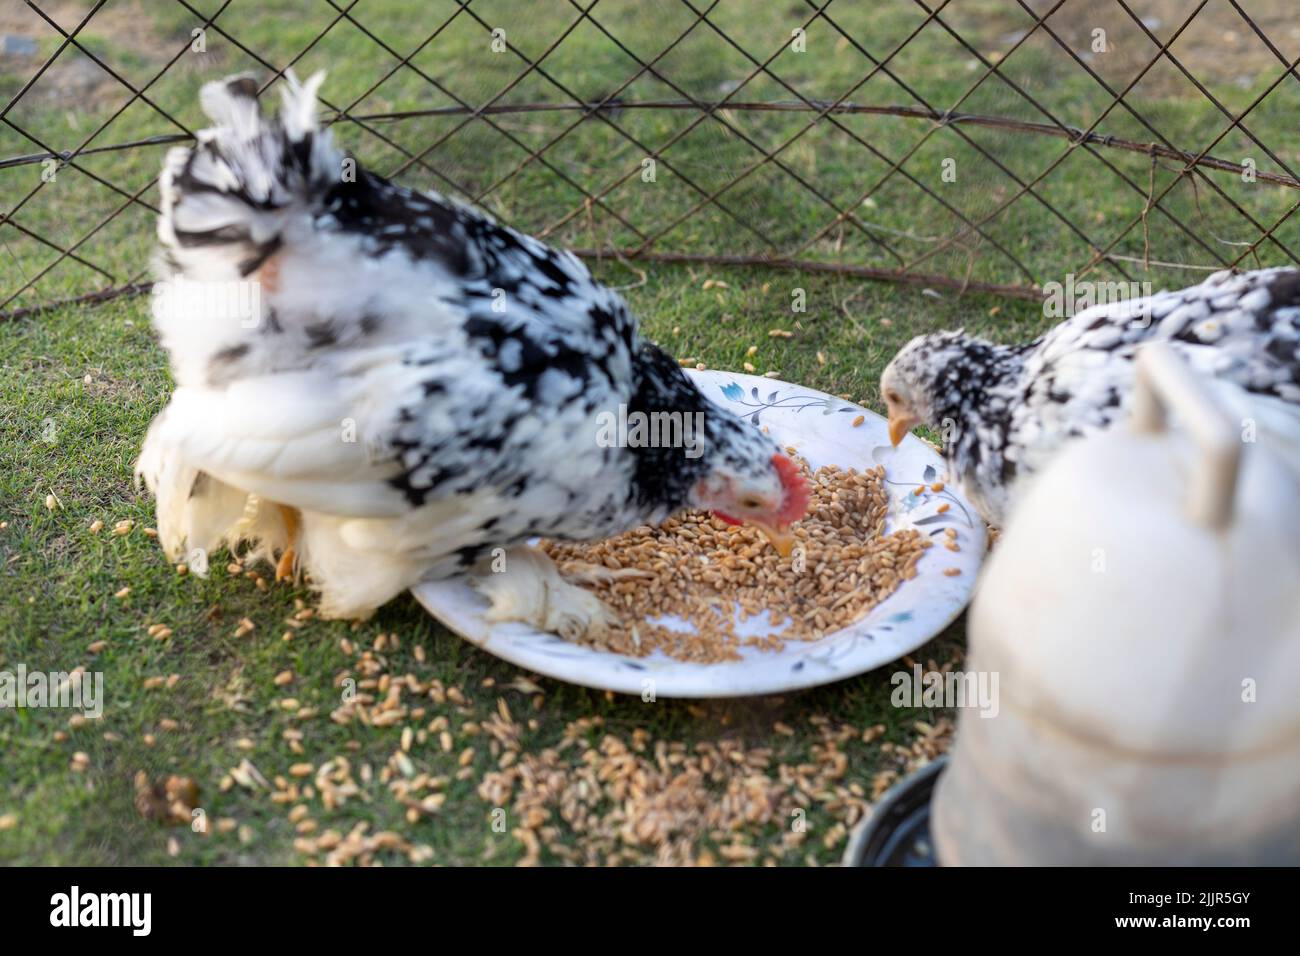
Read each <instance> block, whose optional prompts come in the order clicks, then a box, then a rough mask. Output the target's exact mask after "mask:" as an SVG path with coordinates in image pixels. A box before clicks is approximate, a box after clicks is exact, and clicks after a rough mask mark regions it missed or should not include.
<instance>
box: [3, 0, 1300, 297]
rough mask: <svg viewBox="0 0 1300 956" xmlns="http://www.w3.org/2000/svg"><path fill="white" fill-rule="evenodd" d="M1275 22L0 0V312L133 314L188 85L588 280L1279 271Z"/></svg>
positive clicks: (1283, 102)
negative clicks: (540, 250)
mask: <svg viewBox="0 0 1300 956" xmlns="http://www.w3.org/2000/svg"><path fill="white" fill-rule="evenodd" d="M1288 12H1289V11H1288V7H1287V3H1286V2H1285V0H1259V2H1256V3H1246V2H1239V0H1214V2H1211V0H1198V2H1191V3H1187V2H1176V0H1151V2H1148V3H1140V2H1137V0H881V2H879V3H872V4H867V3H850V2H849V0H840V2H838V3H837V2H835V0H787V2H784V3H781V4H771V3H766V2H759V0H655V2H650V3H645V2H642V3H636V2H632V0H549V2H547V3H522V2H520V0H441V2H428V3H416V4H412V3H409V2H407V3H403V2H402V0H392V2H385V0H368V2H361V0H312V2H309V3H305V4H293V3H279V4H277V3H273V2H272V3H267V2H262V3H258V4H257V5H256V6H254V5H252V4H251V3H249V2H248V0H210V2H200V0H154V2H152V3H148V4H144V3H143V2H142V0H141V2H130V0H121V2H110V0H93V2H92V0H85V2H81V3H75V2H71V0H25V5H23V6H19V5H18V4H14V9H13V10H10V11H7V12H5V13H4V14H3V15H0V33H3V34H4V36H3V41H4V46H3V47H2V48H0V53H3V58H2V59H0V104H3V106H2V107H0V124H3V126H2V127H0V316H3V317H5V318H13V317H16V316H20V315H27V314H30V313H32V312H33V311H39V310H40V309H42V308H46V307H48V306H49V305H50V304H51V303H53V302H56V301H67V300H84V301H99V300H105V299H108V298H112V297H114V296H119V295H123V294H130V293H135V292H140V291H143V290H144V289H146V288H147V280H148V278H149V274H150V271H149V264H148V254H149V247H150V240H151V235H152V219H153V217H154V216H155V215H156V212H157V209H156V173H157V169H158V167H159V164H160V162H161V158H162V157H161V152H162V149H163V148H164V147H166V146H169V145H174V144H178V143H180V144H183V143H185V142H187V141H189V140H190V139H191V138H192V136H193V131H194V129H195V128H200V127H201V125H202V123H203V119H202V117H201V115H200V114H199V113H198V111H197V89H198V86H199V84H200V83H201V82H203V81H205V80H208V79H212V78H215V77H217V76H221V75H224V74H227V73H232V72H238V71H240V70H244V69H252V70H254V71H255V72H256V73H257V74H258V75H259V78H260V79H261V80H262V81H263V89H266V88H269V87H271V86H273V85H275V84H277V83H278V82H279V81H280V78H281V77H282V76H283V74H284V72H285V71H286V70H288V69H290V68H295V69H298V70H299V71H301V72H306V71H307V70H308V69H309V68H310V69H314V68H316V67H318V66H327V67H329V68H330V70H331V76H330V82H329V83H328V84H327V85H326V87H325V93H326V95H327V96H328V98H327V99H323V100H322V109H323V111H324V113H323V119H324V121H325V122H327V123H329V124H332V125H335V126H337V127H339V129H338V131H337V132H336V135H337V136H338V137H339V138H340V140H341V141H342V142H343V143H344V145H346V146H347V147H348V148H350V149H351V150H352V151H353V152H355V153H356V155H357V156H358V158H359V159H360V160H361V161H362V162H363V163H366V164H367V165H369V166H371V167H372V168H374V169H376V171H378V172H380V173H381V174H385V175H388V176H391V177H395V178H398V179H400V180H402V181H407V182H410V183H411V184H412V185H416V186H420V187H421V188H436V189H439V190H441V191H444V192H448V193H451V194H454V195H457V196H459V197H462V198H465V199H468V200H470V201H472V202H475V203H478V204H480V205H483V206H484V207H485V208H488V209H489V210H490V211H491V212H493V213H494V214H495V215H497V216H498V217H499V218H501V219H503V220H504V221H506V222H508V223H510V224H511V225H514V226H516V227H518V228H521V229H524V230H526V231H528V232H531V233H534V234H536V235H539V236H541V237H543V238H545V239H548V240H549V241H552V242H556V243H558V244H562V245H567V246H570V247H575V250H576V251H577V252H578V253H579V254H580V255H583V256H587V257H592V258H616V259H618V260H620V261H625V262H635V261H637V260H659V261H669V262H685V263H699V264H702V265H705V266H713V265H757V266H769V267H773V268H789V267H797V268H803V269H809V270H824V271H832V272H841V273H848V274H851V275H857V276H862V277H865V278H874V279H888V280H898V281H905V282H912V283H920V284H923V285H927V286H936V287H946V288H954V289H974V290H983V291H994V292H999V293H1003V294H1008V295H1014V296H1020V297H1029V298H1033V297H1038V296H1039V295H1041V287H1042V285H1043V283H1044V282H1046V281H1049V280H1059V279H1060V278H1061V277H1062V276H1064V275H1066V274H1067V273H1068V274H1073V275H1074V276H1077V277H1080V278H1082V277H1087V276H1092V275H1095V276H1096V277H1098V278H1100V279H1111V280H1117V279H1122V280H1128V281H1137V280H1143V281H1149V280H1151V279H1156V280H1158V281H1163V282H1175V283H1176V282H1178V281H1179V280H1183V282H1184V284H1185V283H1186V282H1187V281H1193V280H1194V279H1195V278H1196V276H1195V275H1194V273H1195V272H1197V271H1199V270H1217V269H1222V268H1236V267H1247V266H1253V265H1256V264H1264V263H1267V264H1286V263H1293V264H1300V259H1298V258H1297V255H1296V250H1297V249H1300V235H1297V230H1296V225H1295V220H1293V216H1294V213H1295V212H1296V209H1297V207H1300V193H1297V192H1293V190H1295V189H1297V187H1300V177H1298V176H1297V173H1296V171H1295V168H1294V167H1296V166H1298V165H1300V162H1298V161H1297V159H1296V157H1295V155H1294V150H1293V149H1292V148H1291V144H1293V143H1294V142H1295V141H1296V140H1295V132H1294V126H1295V124H1294V117H1295V116H1296V110H1295V107H1296V106H1297V105H1300V93H1298V90H1300V73H1297V72H1296V68H1297V64H1300V43H1298V42H1297V38H1298V31H1297V30H1296V29H1295V28H1294V27H1289V26H1288V25H1289V23H1290V18H1289V17H1288V16H1287V14H1288ZM268 17H269V18H272V19H271V22H268V20H267V18H268ZM1099 30H1100V31H1101V34H1100V38H1099V35H1098V32H1097V31H1099ZM29 38H31V39H29ZM1099 44H1100V47H1099ZM1287 46H1289V47H1291V48H1296V49H1292V50H1291V51H1290V52H1286V51H1285V49H1284V48H1286V47H1287ZM336 91H337V92H336Z"/></svg>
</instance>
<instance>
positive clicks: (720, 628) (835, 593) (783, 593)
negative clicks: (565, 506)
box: [543, 461, 930, 663]
mask: <svg viewBox="0 0 1300 956" xmlns="http://www.w3.org/2000/svg"><path fill="white" fill-rule="evenodd" d="M800 468H801V470H802V471H803V473H804V474H805V475H807V476H808V478H809V490H810V491H811V493H812V499H811V502H810V504H809V509H808V514H807V515H806V516H805V517H804V519H803V520H802V521H800V522H799V523H798V524H797V525H795V526H794V528H793V531H794V534H795V537H796V541H797V543H796V546H795V549H794V551H793V552H792V553H791V555H790V556H789V557H787V558H782V557H781V556H780V555H778V554H777V553H776V550H775V549H774V548H773V547H772V545H771V544H769V543H768V541H767V539H766V538H764V537H763V535H762V533H761V532H760V531H758V530H757V529H755V528H753V527H749V526H741V527H736V526H732V525H728V524H725V523H723V522H722V521H720V520H718V519H717V518H714V517H712V516H711V515H709V514H706V513H703V512H687V513H685V514H683V515H681V516H679V517H677V518H673V519H671V520H669V521H667V522H665V523H664V524H663V525H662V526H660V527H658V528H649V527H643V528H635V529H633V530H632V531H629V532H627V533H626V534H622V535H619V536H618V537H616V538H610V539H607V540H604V541H599V542H595V543H593V544H571V543H561V542H553V541H548V542H545V543H544V544H543V548H544V549H545V550H546V552H547V553H548V554H550V555H551V557H552V558H554V559H555V560H556V561H557V562H558V563H559V564H560V566H561V568H562V569H565V568H567V569H568V570H570V571H573V570H576V569H578V568H580V567H581V566H583V565H598V566H601V567H605V568H609V569H611V570H620V569H623V568H635V569H637V570H639V571H642V572H646V574H647V576H644V577H625V578H622V579H614V580H611V581H605V582H598V583H594V584H592V585H591V588H592V590H593V591H595V592H596V593H597V594H598V595H599V596H600V597H601V598H602V599H603V600H605V601H606V603H608V604H609V605H610V607H612V608H614V609H615V610H616V611H617V612H618V613H619V615H620V618H621V624H622V627H621V629H616V630H614V631H612V632H610V633H609V635H608V636H607V637H606V639H605V640H604V642H603V643H600V644H599V645H597V646H599V647H600V648H601V649H603V650H609V651H613V652H616V653H620V654H629V655H632V656H636V657H644V656H646V655H648V654H650V653H652V652H654V651H656V650H658V651H662V652H663V653H664V654H666V655H668V656H669V657H673V658H676V659H677V660H683V661H693V662H697V663H713V662H716V661H726V660H738V659H739V658H740V653H739V651H740V648H741V647H746V646H753V647H759V648H762V649H765V650H779V649H780V648H781V647H783V646H784V643H785V642H786V641H815V640H819V639H820V638H822V637H824V636H825V635H827V634H830V633H833V632H834V631H837V630H839V629H840V628H843V627H846V626H847V625H849V624H852V623H853V622H854V621H856V620H858V619H859V618H861V617H862V616H863V615H865V614H866V613H867V612H868V611H869V610H871V609H872V608H873V607H875V606H876V605H877V604H879V603H880V602H881V601H883V600H884V599H885V598H887V597H889V595H891V594H893V593H894V591H895V590H896V589H897V588H898V586H899V585H900V584H901V583H902V582H903V581H905V580H907V579H910V578H912V577H915V575H916V563H917V561H918V560H919V559H920V557H921V554H922V552H923V551H924V550H925V549H926V548H928V547H929V546H930V541H929V539H928V538H926V537H925V536H924V535H923V534H921V533H920V532H919V531H916V530H915V529H907V530H902V531H895V532H893V533H892V534H888V535H887V534H885V533H884V528H885V513H886V510H887V508H888V495H887V492H886V491H885V486H884V477H885V470H884V468H883V466H881V467H876V468H874V469H871V470H868V471H865V472H859V471H856V470H853V469H847V470H842V469H840V468H837V467H835V466H829V465H828V466H826V467H824V468H820V469H818V470H817V471H816V472H815V473H811V474H810V473H809V469H808V466H807V463H806V462H802V461H801V462H800ZM737 607H738V608H739V610H740V617H741V619H742V620H748V619H750V618H753V617H758V616H762V615H767V616H768V622H769V623H770V625H771V626H772V627H774V628H781V629H780V630H779V631H778V632H777V633H774V634H769V635H766V636H749V637H745V636H741V635H740V634H738V633H737V628H736V623H735V617H736V615H735V609H736V608H737ZM667 616H676V617H678V618H681V619H684V620H686V621H688V622H689V623H690V624H691V625H693V632H691V631H684V630H680V629H675V628H673V627H670V626H666V625H665V624H663V623H651V621H661V619H662V618H664V617H667ZM783 623H784V627H782V624H783Z"/></svg>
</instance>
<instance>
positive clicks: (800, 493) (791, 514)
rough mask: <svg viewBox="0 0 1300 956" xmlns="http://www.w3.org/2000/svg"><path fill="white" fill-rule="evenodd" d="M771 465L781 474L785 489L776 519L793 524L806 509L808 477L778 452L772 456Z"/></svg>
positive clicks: (782, 485) (782, 484)
mask: <svg viewBox="0 0 1300 956" xmlns="http://www.w3.org/2000/svg"><path fill="white" fill-rule="evenodd" d="M772 465H773V467H774V468H776V473H777V474H778V475H780V476H781V487H783V488H784V489H785V500H784V501H783V502H782V503H781V511H780V512H779V513H778V514H777V520H779V521H781V522H782V523H784V524H793V523H794V522H796V521H798V520H799V519H800V518H802V517H803V516H804V513H805V512H806V511H807V510H808V499H809V492H808V479H807V478H805V477H804V476H803V475H802V474H800V473H799V467H798V466H797V465H796V464H795V463H794V462H792V461H791V460H790V459H789V458H787V457H786V456H785V455H782V454H780V453H778V454H775V455H773V456H772Z"/></svg>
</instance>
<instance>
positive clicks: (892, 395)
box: [885, 390, 900, 404]
mask: <svg viewBox="0 0 1300 956" xmlns="http://www.w3.org/2000/svg"><path fill="white" fill-rule="evenodd" d="M885 401H887V402H893V403H894V404H897V403H898V402H899V401H900V399H899V397H898V393H897V392H895V391H892V390H891V391H888V392H886V393H885Z"/></svg>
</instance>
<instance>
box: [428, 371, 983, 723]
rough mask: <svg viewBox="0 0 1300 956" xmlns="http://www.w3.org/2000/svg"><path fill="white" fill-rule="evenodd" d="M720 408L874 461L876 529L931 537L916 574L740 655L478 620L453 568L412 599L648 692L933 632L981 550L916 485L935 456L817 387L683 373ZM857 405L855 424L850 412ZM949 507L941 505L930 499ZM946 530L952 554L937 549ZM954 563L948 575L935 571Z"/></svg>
mask: <svg viewBox="0 0 1300 956" xmlns="http://www.w3.org/2000/svg"><path fill="white" fill-rule="evenodd" d="M689 374H690V375H691V377H692V378H694V379H695V381H696V382H697V383H698V384H699V386H700V388H701V389H703V390H704V393H705V394H706V395H707V396H708V397H709V398H710V399H712V400H714V401H715V402H717V403H718V404H719V405H720V406H722V407H723V408H725V409H727V410H729V411H731V412H733V413H735V414H736V415H739V416H742V417H745V418H748V419H749V420H750V421H752V422H754V423H756V424H758V425H760V426H767V428H768V429H769V433H770V434H771V436H772V437H773V438H774V439H775V440H776V441H777V442H778V443H780V444H781V445H782V446H790V447H793V448H794V449H795V451H797V452H798V453H799V454H800V455H802V456H803V457H804V458H806V459H808V462H809V463H810V464H811V465H812V467H813V469H814V470H815V469H817V468H820V467H821V466H823V465H830V464H833V465H840V466H841V467H855V468H859V469H861V468H865V467H873V466H875V465H878V464H883V465H884V466H885V480H886V488H887V489H888V490H889V496H890V515H889V518H888V520H887V523H886V530H887V531H893V530H896V529H897V528H899V527H904V526H907V525H909V524H910V525H915V526H916V527H917V528H919V529H920V530H921V531H923V532H925V533H927V534H929V535H931V536H932V537H933V538H934V539H935V545H934V547H931V548H928V549H926V551H925V553H924V554H923V555H922V556H921V559H920V563H919V564H918V565H917V575H916V577H915V578H913V579H912V580H911V581H906V582H904V583H903V584H902V586H900V587H899V589H898V590H897V591H895V592H894V594H893V595H891V596H890V597H889V598H888V599H887V600H885V601H883V602H882V603H880V604H878V605H877V606H876V607H875V608H874V609H873V610H872V611H871V612H870V613H869V614H867V616H866V617H864V618H862V619H860V620H859V621H857V622H856V623H854V624H852V625H850V626H849V627H846V628H844V629H843V630H840V631H836V632H835V633H834V634H828V635H827V636H826V637H824V638H822V639H821V640H820V641H813V642H799V641H788V642H786V645H785V648H784V649H783V650H781V651H762V650H758V649H756V648H741V654H742V655H743V659H742V660H740V661H728V662H724V663H719V664H689V663H684V662H682V661H676V660H673V659H672V658H669V657H666V656H664V655H663V654H661V653H658V652H656V653H655V654H654V655H652V656H650V657H627V656H624V655H622V654H614V653H610V652H606V651H597V650H592V649H590V648H586V647H581V646H578V645H575V644H571V643H569V642H568V641H565V640H564V639H562V638H560V637H558V636H556V635H554V634H547V633H544V632H541V631H537V630H534V629H533V628H530V627H528V626H526V625H523V624H519V623H504V624H488V622H486V621H485V620H484V619H483V614H484V612H485V611H486V610H487V601H486V600H485V599H484V598H482V597H480V596H479V594H478V593H477V592H476V591H474V590H473V588H471V587H470V585H469V584H468V582H467V581H466V580H465V579H464V578H452V579H449V580H446V581H437V582H433V583H429V584H423V585H420V586H419V587H417V588H415V589H414V590H413V591H412V593H413V594H414V595H415V598H416V600H418V601H419V602H420V603H421V604H423V605H424V606H425V608H427V609H428V611H429V612H430V613H431V614H432V615H433V616H434V617H436V618H438V620H440V621H442V623H443V624H445V625H447V627H449V628H451V630H453V631H455V632H456V633H458V634H460V635H461V636H462V637H464V638H465V639H466V640H468V641H469V642H470V643H472V644H475V645H477V646H478V647H481V648H482V649H483V650H485V651H487V652H489V653H491V654H495V655H496V656H498V657H501V658H503V659H505V660H507V661H510V662H511V663H513V664H517V665H519V666H520V667H525V668H527V669H529V670H531V671H535V672H536V673H539V674H545V675H547V676H548V677H555V678H558V679H560V680H565V681H569V682H570V683H574V684H583V685H586V686H588V687H595V688H598V689H600V690H613V691H620V692H623V693H629V694H643V693H645V692H646V691H652V692H653V693H654V695H655V696H656V697H739V696H743V695H747V694H773V693H780V692H784V691H791V690H797V689H799V688H804V687H815V686H817V685H818V684H826V683H829V682H831V681H836V680H842V679H844V678H846V677H852V676H854V675H855V674H861V673H863V672H865V671H869V670H872V669H873V668H876V667H880V666H881V665H882V664H887V663H889V662H890V661H893V660H897V659H898V658H899V657H902V656H903V655H904V654H907V653H908V652H910V651H913V650H915V649H916V648H918V647H920V646H921V645H922V644H924V643H925V642H926V641H928V640H930V638H932V637H934V636H935V635H936V634H938V633H939V632H940V631H942V630H943V629H944V628H945V627H946V626H947V625H948V624H949V623H950V622H951V621H952V620H953V619H954V618H955V617H957V615H958V614H960V613H961V610H962V608H964V607H965V606H966V604H967V602H968V601H969V600H970V598H971V592H972V589H973V588H974V585H975V577H976V574H977V573H978V572H979V567H980V562H981V561H982V560H983V558H984V549H985V543H986V535H985V527H984V522H983V521H981V520H980V517H979V515H978V513H976V511H975V509H974V508H973V507H972V506H971V505H970V504H969V502H967V501H966V500H965V499H964V498H963V497H962V496H961V495H960V494H959V493H958V492H957V491H956V489H955V488H953V487H951V486H948V485H945V487H944V488H943V490H942V491H939V492H934V491H931V490H930V489H929V488H928V487H927V489H926V490H925V491H924V492H923V493H922V494H920V495H917V494H916V489H917V488H918V487H919V486H921V485H922V484H925V485H927V486H928V485H932V484H934V483H936V482H946V481H947V476H946V475H945V473H944V463H943V460H942V459H941V458H940V456H939V455H938V454H937V453H936V452H935V451H934V449H933V448H931V447H930V446H929V445H927V444H926V443H925V442H923V441H921V440H920V439H918V438H916V437H915V436H912V435H909V436H908V437H907V438H905V439H904V440H903V442H902V443H901V444H900V445H899V447H898V448H893V447H891V446H890V444H889V436H888V432H887V429H886V423H885V420H884V419H883V418H881V417H880V416H879V415H876V414H875V413H873V412H870V411H868V410H866V409H864V408H860V407H859V406H857V405H854V404H852V403H850V402H846V401H843V400H841V399H838V398H833V397H832V396H830V395H826V394H824V393H822V392H816V391H813V390H812V389H810V388H804V387H803V386H801V385H792V384H790V383H788V382H782V381H778V380H776V379H770V378H759V377H758V376H754V375H744V374H741V373H736V372H718V371H704V372H696V371H692V372H690V373H689ZM859 415H864V416H865V417H866V420H865V421H864V422H863V423H862V424H861V425H860V426H858V427H857V428H854V427H853V420H854V419H855V418H856V417H857V416H859ZM944 504H947V505H948V508H947V510H946V511H944V512H942V513H941V512H940V511H939V508H940V507H941V506H942V505H944ZM947 528H955V529H956V531H957V541H958V542H959V544H960V546H961V550H960V551H958V552H952V551H949V550H948V549H946V548H944V547H942V545H941V539H942V537H943V534H944V531H945V529H947ZM947 568H957V569H958V570H959V571H960V572H961V573H960V574H957V575H955V576H949V575H946V574H944V570H945V569H947Z"/></svg>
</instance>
